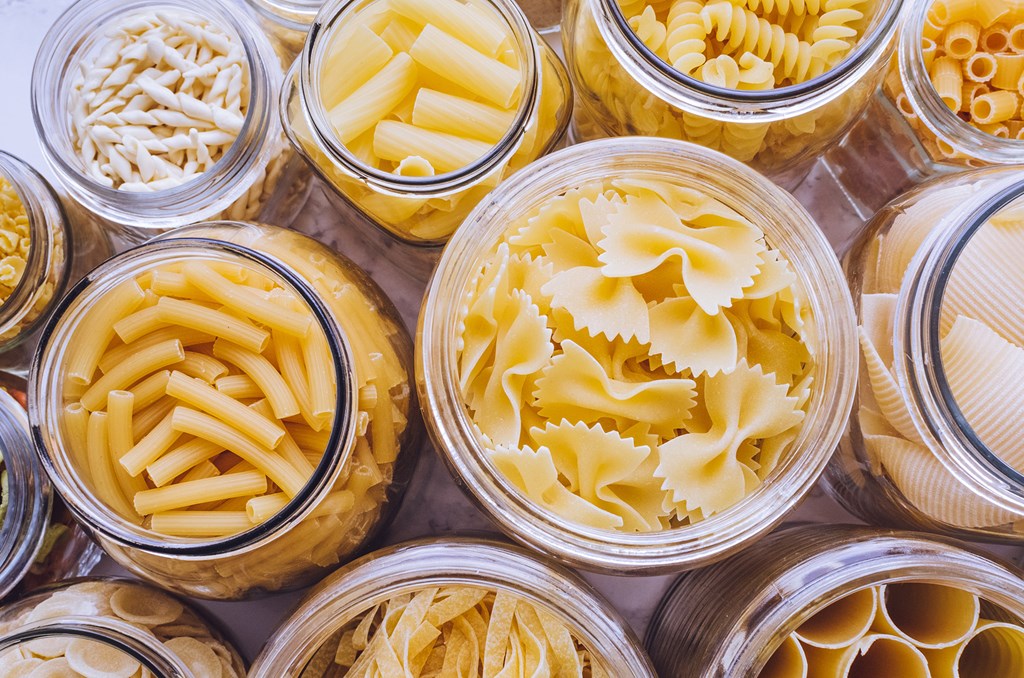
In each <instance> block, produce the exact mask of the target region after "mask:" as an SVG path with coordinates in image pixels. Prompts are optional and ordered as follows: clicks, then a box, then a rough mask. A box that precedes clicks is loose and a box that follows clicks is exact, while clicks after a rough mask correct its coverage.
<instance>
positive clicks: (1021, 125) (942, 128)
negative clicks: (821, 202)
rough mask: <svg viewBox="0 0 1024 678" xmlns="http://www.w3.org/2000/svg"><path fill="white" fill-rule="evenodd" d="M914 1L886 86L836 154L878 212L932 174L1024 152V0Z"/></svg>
mask: <svg viewBox="0 0 1024 678" xmlns="http://www.w3.org/2000/svg"><path fill="white" fill-rule="evenodd" d="M907 5H908V9H907V12H906V18H905V21H904V23H903V27H902V29H901V32H900V37H899V48H898V59H897V60H896V61H894V63H893V66H892V68H891V69H890V72H889V74H888V75H887V76H886V79H885V83H884V87H883V90H882V92H881V93H880V94H879V95H878V96H877V97H875V101H874V102H872V104H871V106H870V107H869V108H868V112H867V114H866V115H865V116H864V118H863V119H862V120H861V122H859V123H858V124H857V125H856V126H855V127H854V129H853V130H852V131H851V133H850V136H849V137H847V138H846V139H845V140H844V141H843V143H842V145H841V146H840V147H838V148H836V149H834V150H833V151H831V152H830V153H829V154H828V156H827V161H828V164H829V166H830V168H831V171H832V174H833V175H835V176H836V177H837V179H838V180H839V181H840V182H841V183H842V184H843V187H844V189H845V191H846V193H847V194H848V195H849V196H850V197H851V198H852V199H853V202H854V203H855V206H856V207H858V208H859V209H860V210H861V212H862V213H863V214H864V215H865V216H866V217H868V218H869V217H870V216H871V215H872V214H873V213H874V212H875V211H877V210H878V209H880V208H881V207H882V206H883V205H885V203H886V202H888V201H889V200H890V199H892V198H894V197H896V196H897V195H899V194H900V193H901V192H903V191H904V190H907V189H908V188H909V187H910V186H912V185H913V184H916V183H919V182H920V181H922V180H923V179H926V178H928V177H930V176H935V175H939V174H949V173H951V172H958V171H962V170H964V169H966V168H969V167H981V166H989V165H1006V164H1013V163H1019V162H1021V161H1022V159H1024V110H1022V109H1021V104H1022V102H1024V5H1022V4H1021V3H1020V2H1019V1H1018V0H910V1H908V2H907Z"/></svg>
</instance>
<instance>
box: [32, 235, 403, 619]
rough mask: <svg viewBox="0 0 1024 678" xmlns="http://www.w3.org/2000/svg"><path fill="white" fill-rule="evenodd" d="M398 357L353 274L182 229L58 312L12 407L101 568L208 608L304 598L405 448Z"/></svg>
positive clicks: (377, 506)
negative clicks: (302, 590) (103, 560)
mask: <svg viewBox="0 0 1024 678" xmlns="http://www.w3.org/2000/svg"><path fill="white" fill-rule="evenodd" d="M411 356H412V353H411V345H410V341H409V337H408V334H407V333H406V330H405V328H404V326H403V325H402V323H401V321H400V319H399V317H398V314H397V312H396V310H395V308H394V306H393V305H392V304H391V302H390V301H389V300H388V299H387V298H386V297H384V295H383V293H382V292H380V290H379V289H378V288H377V287H376V286H375V285H374V284H373V283H372V282H371V281H370V280H369V279H368V278H367V277H366V276H365V274H363V273H362V271H360V270H359V269H357V268H356V267H355V266H354V265H353V264H352V263H350V262H349V261H347V260H345V259H343V258H342V257H340V256H339V255H336V254H334V253H333V252H331V251H330V250H328V249H327V248H326V247H324V246H323V245H321V244H320V243H318V242H316V241H314V240H312V239H310V238H307V237H305V236H302V235H299V234H297V233H295V232H294V231H289V230H285V229H280V228H276V227H272V226H263V225H255V224H245V223H240V222H215V223H210V224H200V225H197V226H195V227H192V228H188V229H182V230H179V231H176V232H175V234H174V235H173V236H172V237H169V238H165V239H160V240H155V241H151V242H150V243H148V244H146V245H143V246H141V247H139V248H136V249H134V250H131V251H129V252H126V253H124V254H122V255H119V256H118V257H115V258H114V259H112V260H111V261H109V262H107V263H106V264H105V265H103V266H101V267H100V268H98V269H96V270H95V271H94V272H93V273H91V274H90V275H89V276H88V277H87V278H86V280H85V281H84V282H83V283H82V284H80V285H79V286H77V287H76V288H75V289H74V290H73V291H72V293H70V294H69V295H68V297H66V298H65V300H64V301H63V302H62V304H61V307H60V309H59V310H58V312H57V313H56V314H55V316H54V319H53V320H52V321H51V323H50V325H49V327H48V332H47V341H46V342H45V344H43V345H42V346H41V349H40V351H39V353H38V354H37V360H36V363H35V364H34V366H33V372H32V377H31V383H30V393H29V402H30V407H31V410H30V411H31V413H32V420H33V428H34V435H35V438H36V444H37V447H38V448H39V450H40V452H41V456H42V459H43V464H44V465H45V466H46V470H47V472H48V473H49V475H50V477H51V479H52V480H53V483H54V485H55V486H56V488H57V490H58V491H59V492H60V494H61V495H62V496H63V497H64V499H65V500H66V501H67V503H68V505H69V506H70V507H71V508H72V510H73V511H74V512H75V515H76V516H77V517H78V518H79V520H80V521H81V522H82V523H83V524H85V525H86V526H87V527H88V528H89V529H90V530H91V531H92V532H93V534H94V535H95V537H96V539H97V541H98V542H99V543H100V545H101V546H102V547H103V548H104V550H106V552H107V553H108V554H109V555H110V556H111V557H113V558H114V559H115V560H116V561H118V562H119V563H120V564H122V565H123V566H125V567H126V568H128V569H129V570H131V571H133V572H134V573H136V574H139V575H140V576H143V577H145V578H147V579H149V580H151V581H154V582H156V583H157V584H159V585H161V586H164V587H166V588H170V589H174V590H177V591H181V592H183V593H186V594H189V595H194V596H199V597H206V598H219V599H233V598H244V597H251V596H254V595H258V594H261V593H264V592H271V591H278V590H282V589H292V588H298V587H301V586H304V585H308V584H310V583H312V582H314V581H316V580H318V579H320V578H321V577H323V575H324V574H326V573H327V572H329V571H331V570H333V569H335V568H336V567H337V566H338V565H339V564H341V563H343V562H345V561H347V560H349V559H351V558H352V557H353V556H354V555H355V554H356V553H357V552H358V551H359V550H360V549H361V548H363V547H364V545H365V544H367V543H368V542H369V540H370V539H372V538H373V537H374V535H375V534H376V533H377V532H378V531H379V530H380V529H381V528H382V527H383V526H384V525H385V524H386V523H387V522H388V521H389V520H390V518H391V517H392V515H393V513H394V512H395V510H396V508H397V503H398V499H399V497H400V495H401V493H402V492H403V491H404V488H405V485H406V482H407V480H408V477H409V474H410V472H411V470H412V466H413V464H414V462H415V458H416V454H417V452H418V451H419V446H420V441H421V429H422V427H421V425H420V420H419V417H418V412H417V408H416V399H415V396H414V394H413V393H412V389H411V386H410V379H411V375H410V371H411V367H412V361H411Z"/></svg>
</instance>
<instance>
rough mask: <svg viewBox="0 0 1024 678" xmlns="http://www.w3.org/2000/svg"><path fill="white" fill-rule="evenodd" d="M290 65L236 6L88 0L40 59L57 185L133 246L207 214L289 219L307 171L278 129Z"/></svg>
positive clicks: (46, 133) (42, 120) (220, 1)
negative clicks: (285, 70)
mask: <svg viewBox="0 0 1024 678" xmlns="http://www.w3.org/2000/svg"><path fill="white" fill-rule="evenodd" d="M282 77H283V74H282V66H281V62H280V60H279V58H278V57H277V55H276V54H275V52H274V49H273V47H272V46H271V43H270V41H269V39H268V38H267V36H266V35H265V34H264V33H263V31H262V30H261V29H260V27H259V25H258V24H257V22H256V20H255V19H254V18H253V17H252V16H251V15H250V14H249V13H248V12H247V11H245V9H244V8H242V7H239V6H238V5H237V4H235V3H234V2H228V1H227V0H130V1H128V2H125V1H124V0H79V1H78V2H76V3H75V4H74V5H72V6H71V7H70V8H68V10H67V11H66V12H65V13H64V14H62V15H61V16H60V18H58V19H57V21H56V23H55V24H54V25H53V27H52V28H51V29H50V31H49V33H47V35H46V37H45V38H44V40H43V44H42V46H41V47H40V49H39V53H38V55H37V57H36V63H35V67H34V70H33V75H32V111H33V117H34V119H35V124H36V130H37V131H38V133H39V138H40V140H41V143H42V150H43V154H44V156H45V157H46V160H47V162H48V163H49V165H50V167H51V169H52V170H53V172H54V174H55V175H56V176H57V179H58V181H59V182H60V184H61V185H62V186H63V187H64V188H65V189H66V190H67V192H68V193H69V194H70V195H71V197H73V198H74V199H75V200H76V201H77V202H78V203H80V204H81V205H82V206H83V207H84V208H85V209H86V210H88V211H89V212H90V213H92V214H93V215H95V216H97V217H98V218H99V219H100V220H102V222H103V223H105V224H107V225H108V226H109V227H111V228H113V229H115V230H117V231H119V232H121V234H122V235H124V236H125V237H128V238H129V239H132V240H135V241H142V240H145V239H147V238H149V237H151V236H153V235H156V234H159V233H162V232H165V231H167V230H169V229H172V228H177V227H179V226H183V225H187V224H193V223H197V222H200V221H205V220H210V219H216V218H225V219H261V220H264V221H268V222H272V223H282V224H287V223H290V220H291V219H292V218H294V216H295V214H296V213H297V212H298V211H299V209H300V208H301V207H302V205H303V204H304V202H305V200H306V197H307V196H308V191H309V187H310V180H311V174H310V173H309V171H308V168H307V167H306V165H305V163H303V162H302V161H301V160H300V159H299V158H297V157H296V156H295V154H294V153H293V152H292V150H291V147H290V145H289V144H288V141H287V139H286V138H285V136H284V132H283V130H282V127H281V121H280V112H279V109H278V93H279V91H280V87H281V81H282Z"/></svg>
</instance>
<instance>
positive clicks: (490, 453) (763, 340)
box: [417, 137, 856, 573]
mask: <svg viewBox="0 0 1024 678" xmlns="http://www.w3.org/2000/svg"><path fill="white" fill-rule="evenodd" d="M855 366H856V347H855V344H854V323H853V310H852V307H851V305H850V299H849V297H848V294H847V292H846V290H844V289H843V284H842V274H841V271H840V269H839V264H838V261H837V260H836V258H835V255H834V254H833V253H832V250H831V248H830V247H829V246H828V244H827V243H826V241H825V239H824V237H823V236H822V234H821V232H820V231H819V230H818V227H817V226H816V225H815V224H814V222H813V220H812V219H811V218H810V216H809V215H808V214H807V213H806V212H805V211H804V210H803V208H801V207H800V206H799V205H798V204H797V202H796V201H795V200H794V199H793V198H792V196H790V195H789V194H788V193H786V192H785V191H783V190H782V189H779V188H778V187H776V186H775V185H773V184H772V183H771V182H769V181H768V180H767V179H765V178H764V177H762V176H761V175H758V174H756V173H755V172H753V171H752V170H750V169H749V168H747V167H745V166H743V165H742V164H740V163H739V162H737V161H734V160H731V159H729V158H727V157H726V156H724V155H722V154H720V153H717V152H715V151H711V150H708V149H706V148H703V147H700V146H696V145H694V144H688V143H684V142H680V141H670V140H665V139H650V138H639V137H632V138H624V139H614V140H603V141H598V142H592V143H588V144H583V145H580V146H574V147H570V148H568V149H566V150H563V151H560V152H558V153H557V154H554V155H552V156H551V157H550V158H547V159H545V160H543V161H541V162H539V163H537V164H535V165H533V166H532V167H531V168H530V169H529V171H525V172H522V173H520V174H518V175H516V176H515V177H513V179H511V180H510V181H509V182H508V183H507V184H505V185H504V186H501V187H499V188H498V189H497V190H496V191H495V192H494V193H492V194H491V196H490V197H488V199H487V200H486V201H484V202H483V203H481V204H480V205H479V206H478V207H477V209H476V210H475V211H474V212H473V214H472V215H470V217H469V218H468V219H467V220H466V223H465V224H464V225H463V226H462V227H461V228H460V229H459V230H458V231H457V232H456V234H455V236H454V237H453V239H452V240H451V242H450V243H449V244H448V247H447V248H446V249H445V251H444V254H443V255H442V258H441V262H440V264H439V266H438V269H437V270H436V271H435V273H434V277H433V279H432V280H431V282H430V285H429V287H428V290H427V296H426V300H425V302H424V306H423V310H422V311H421V314H420V329H419V335H418V340H417V384H418V388H419V390H420V402H421V404H422V407H423V411H424V416H425V418H426V420H427V424H428V428H429V430H430V432H431V434H432V436H433V438H434V441H435V444H436V448H437V450H438V451H439V452H440V453H441V454H442V456H443V457H444V459H445V461H446V462H447V464H448V466H449V468H450V470H451V471H452V473H453V474H454V475H455V476H456V478H457V480H458V482H459V483H460V484H461V485H462V486H463V487H464V488H465V489H466V490H467V491H468V493H469V494H470V495H471V496H472V497H473V498H474V499H475V500H476V501H477V502H478V503H479V504H480V505H481V507H482V508H483V509H484V510H485V511H486V512H487V513H489V514H490V515H491V517H492V518H494V520H495V521H496V522H497V523H498V524H499V526H500V527H501V528H502V529H504V530H505V531H506V532H508V534H510V535H511V536H513V537H514V538H516V539H517V540H519V541H522V542H524V543H526V544H529V545H530V546H533V547H535V548H537V549H540V550H542V551H544V552H546V553H548V554H551V555H553V556H555V557H557V558H559V559H560V560H563V561H566V562H570V563H573V564H576V565H580V566H583V567H587V568H593V569H598V570H604V571H610V572H620V573H626V572H629V573H636V572H659V571H667V570H672V569H682V568H687V567H695V566H699V565H702V564H706V563H708V562H711V561H714V560H716V559H719V558H722V557H724V556H725V555H726V554H728V553H730V552H732V551H735V550H737V549H740V548H742V547H743V546H744V545H745V544H747V543H748V542H750V541H752V540H754V539H755V538H757V537H758V536H760V535H762V534H764V533H765V532H767V531H768V530H769V529H771V527H772V526H773V525H775V524H777V523H778V522H779V521H780V520H782V518H783V517H784V516H785V515H786V513H787V512H788V511H789V510H790V509H792V508H793V507H794V506H795V505H796V504H797V503H798V502H799V501H800V499H801V498H802V497H803V496H804V494H805V493H806V492H807V491H808V490H809V489H810V487H811V486H812V485H813V484H814V482H815V479H816V478H817V476H818V475H819V473H820V472H821V470H822V468H823V467H824V465H825V462H826V460H827V459H828V457H829V455H830V454H831V452H832V449H833V447H834V446H835V443H836V441H837V440H838V438H839V435H840V433H841V431H842V428H843V425H844V423H845V419H846V417H847V414H848V412H849V405H850V402H851V400H852V397H853V389H854V384H853V381H852V380H850V379H849V378H848V375H850V374H852V373H853V371H854V370H855V369H856V368H855Z"/></svg>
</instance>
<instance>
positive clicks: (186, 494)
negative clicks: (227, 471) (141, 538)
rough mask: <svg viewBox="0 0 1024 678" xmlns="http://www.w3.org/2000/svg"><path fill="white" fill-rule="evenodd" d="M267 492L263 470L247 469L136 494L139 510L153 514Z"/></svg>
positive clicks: (136, 507) (136, 504) (144, 513)
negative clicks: (261, 471)
mask: <svg viewBox="0 0 1024 678" xmlns="http://www.w3.org/2000/svg"><path fill="white" fill-rule="evenodd" d="M266 491H267V477H266V476H265V475H263V474H262V473H260V472H259V471H245V472H242V473H235V474H232V475H223V476H217V477H214V478H205V479H203V480H193V481H190V482H186V483H178V484H175V485H170V486H167V487H158V488H155V489H152V490H146V491H145V492H139V493H138V494H136V495H135V510H136V511H138V512H139V513H141V514H143V515H151V514H154V513H162V512H165V511H172V510H174V509H179V508H184V507H186V506H193V505H195V504H200V503H204V502H208V501H215V500H225V499H232V498H234V497H245V496H250V495H256V494H262V493H264V492H266Z"/></svg>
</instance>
